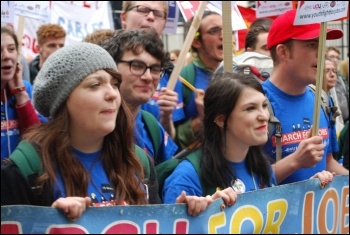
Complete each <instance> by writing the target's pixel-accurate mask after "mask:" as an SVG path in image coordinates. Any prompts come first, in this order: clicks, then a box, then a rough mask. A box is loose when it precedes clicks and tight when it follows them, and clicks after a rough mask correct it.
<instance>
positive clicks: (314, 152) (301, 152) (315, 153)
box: [293, 129, 325, 169]
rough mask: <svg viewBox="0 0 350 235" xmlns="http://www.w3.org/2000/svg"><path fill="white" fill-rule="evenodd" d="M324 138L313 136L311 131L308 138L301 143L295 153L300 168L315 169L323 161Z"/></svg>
mask: <svg viewBox="0 0 350 235" xmlns="http://www.w3.org/2000/svg"><path fill="white" fill-rule="evenodd" d="M324 147H325V146H324V144H323V138H322V137H321V136H312V137H311V129H310V132H309V134H308V137H307V138H306V139H304V140H303V141H301V142H300V143H299V146H298V148H297V150H296V151H295V152H294V154H293V155H294V156H295V159H294V160H295V162H296V163H297V165H298V166H299V167H298V169H300V168H306V167H313V166H315V165H316V164H317V163H318V162H320V161H321V160H322V157H323V154H324Z"/></svg>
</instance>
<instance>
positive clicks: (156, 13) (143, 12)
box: [128, 5, 167, 20]
mask: <svg viewBox="0 0 350 235" xmlns="http://www.w3.org/2000/svg"><path fill="white" fill-rule="evenodd" d="M132 9H136V12H137V13H139V14H140V15H143V16H148V14H149V13H150V12H153V15H154V18H156V19H162V20H165V19H166V17H167V15H166V13H165V12H164V11H160V10H154V9H151V8H149V7H145V6H141V5H136V6H132V7H130V8H129V9H128V11H130V10H132Z"/></svg>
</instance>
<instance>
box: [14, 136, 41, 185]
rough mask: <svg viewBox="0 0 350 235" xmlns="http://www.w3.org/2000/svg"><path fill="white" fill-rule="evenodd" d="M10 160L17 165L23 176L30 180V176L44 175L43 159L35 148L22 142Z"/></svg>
mask: <svg viewBox="0 0 350 235" xmlns="http://www.w3.org/2000/svg"><path fill="white" fill-rule="evenodd" d="M10 159H11V160H12V161H13V162H14V163H15V164H16V166H17V167H18V169H19V171H20V172H21V173H22V175H23V176H24V177H25V178H26V179H27V180H28V176H30V175H33V174H40V173H42V165H41V158H40V157H39V154H38V152H37V151H36V149H35V148H34V146H33V145H32V144H31V143H29V142H27V141H25V140H22V141H21V142H20V143H19V144H18V145H17V148H16V149H15V151H13V153H12V154H11V156H10Z"/></svg>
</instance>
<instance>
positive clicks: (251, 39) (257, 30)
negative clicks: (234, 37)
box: [245, 18, 273, 50]
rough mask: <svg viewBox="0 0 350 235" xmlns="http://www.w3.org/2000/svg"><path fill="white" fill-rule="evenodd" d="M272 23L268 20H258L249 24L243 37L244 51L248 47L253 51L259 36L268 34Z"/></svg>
mask: <svg viewBox="0 0 350 235" xmlns="http://www.w3.org/2000/svg"><path fill="white" fill-rule="evenodd" d="M272 22H273V20H272V19H270V18H259V19H257V20H255V21H254V22H253V23H252V24H251V26H250V29H249V31H248V33H247V35H246V37H245V50H247V48H248V47H250V48H252V49H253V50H255V48H256V44H257V42H258V36H259V34H261V33H268V32H269V31H270V27H271V24H272Z"/></svg>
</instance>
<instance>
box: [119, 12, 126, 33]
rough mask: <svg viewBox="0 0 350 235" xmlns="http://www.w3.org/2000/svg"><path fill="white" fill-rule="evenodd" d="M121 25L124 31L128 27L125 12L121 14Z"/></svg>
mask: <svg viewBox="0 0 350 235" xmlns="http://www.w3.org/2000/svg"><path fill="white" fill-rule="evenodd" d="M120 23H121V24H122V29H125V27H126V12H125V11H123V12H122V13H120Z"/></svg>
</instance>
